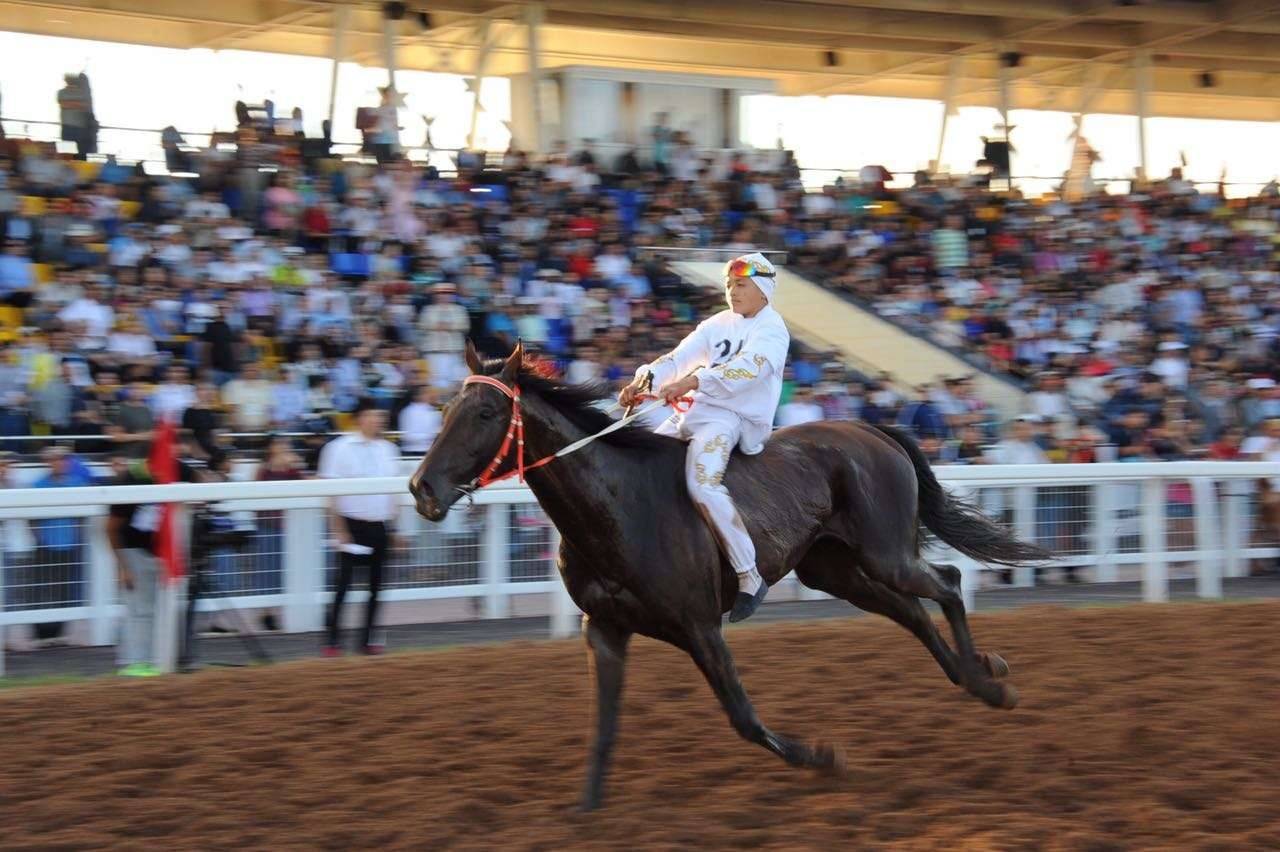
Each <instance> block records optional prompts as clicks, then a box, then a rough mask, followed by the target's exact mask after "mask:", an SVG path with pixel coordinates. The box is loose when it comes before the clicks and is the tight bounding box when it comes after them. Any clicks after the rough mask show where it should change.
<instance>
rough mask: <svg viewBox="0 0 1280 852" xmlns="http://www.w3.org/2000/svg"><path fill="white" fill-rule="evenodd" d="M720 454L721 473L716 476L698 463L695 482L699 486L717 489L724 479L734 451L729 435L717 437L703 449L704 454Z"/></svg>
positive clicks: (695, 469)
mask: <svg viewBox="0 0 1280 852" xmlns="http://www.w3.org/2000/svg"><path fill="white" fill-rule="evenodd" d="M716 451H719V453H720V471H719V472H718V473H714V474H708V473H707V468H706V466H705V465H703V464H701V463H698V464H695V465H694V471H695V473H694V477H693V478H694V481H695V482H697V483H698V484H699V485H709V486H711V487H712V488H715V487H716V486H717V485H719V484H720V482H721V480H723V479H724V469H725V467H726V466H727V465H728V462H729V453H730V452H732V451H733V446H732V445H731V444H730V443H729V436H728V435H716V436H715V437H714V438H712V439H711V440H710V441H707V443H706V445H705V446H704V447H703V448H702V452H703V453H714V452H716Z"/></svg>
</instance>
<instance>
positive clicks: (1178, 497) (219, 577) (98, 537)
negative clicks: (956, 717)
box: [0, 462, 1280, 673]
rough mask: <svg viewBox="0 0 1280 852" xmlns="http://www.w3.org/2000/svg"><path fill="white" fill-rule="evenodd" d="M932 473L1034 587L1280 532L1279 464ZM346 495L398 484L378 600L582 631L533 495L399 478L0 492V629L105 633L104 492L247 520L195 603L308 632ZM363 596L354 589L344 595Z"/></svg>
mask: <svg viewBox="0 0 1280 852" xmlns="http://www.w3.org/2000/svg"><path fill="white" fill-rule="evenodd" d="M935 472H936V473H937V475H938V478H939V479H940V480H941V481H942V482H944V483H945V484H946V485H947V487H948V488H949V489H950V490H951V491H952V492H953V493H956V494H958V495H960V496H963V497H966V498H967V499H970V500H971V501H973V502H975V503H976V504H977V505H979V506H980V507H981V508H982V509H983V510H984V511H985V512H986V513H987V514H988V515H990V516H991V517H993V518H995V519H996V520H997V521H999V522H1001V523H1004V524H1007V525H1009V526H1010V527H1011V528H1012V529H1013V530H1014V531H1015V532H1016V533H1017V534H1018V535H1019V537H1021V538H1024V539H1027V540H1030V541H1035V542H1037V543H1040V544H1041V545H1043V546H1045V547H1048V548H1049V549H1050V550H1052V551H1053V553H1054V554H1055V556H1056V559H1055V560H1054V561H1053V562H1052V563H1049V564H1048V565H1046V566H1045V567H1043V568H1041V569H1037V568H1034V567H1030V568H1019V569H1015V570H1013V571H1012V572H1009V576H1008V580H1009V581H1011V582H1012V583H1013V584H1014V585H1018V586H1031V585H1034V584H1035V583H1036V582H1037V579H1038V577H1039V576H1041V575H1043V574H1044V573H1046V572H1047V573H1052V572H1063V573H1069V572H1076V573H1077V574H1080V575H1083V577H1082V579H1087V580H1088V581H1091V582H1099V583H1106V582H1115V581H1118V580H1124V579H1130V580H1141V583H1142V589H1143V597H1144V599H1145V600H1148V601H1161V600H1165V599H1167V598H1168V594H1169V579H1170V576H1171V573H1176V572H1178V571H1180V572H1181V573H1183V574H1193V575H1194V576H1195V578H1196V588H1197V592H1198V594H1199V595H1200V596H1202V597H1219V596H1221V594H1222V578H1223V577H1224V576H1226V577H1237V576H1243V575H1245V574H1246V573H1248V566H1249V562H1250V560H1254V559H1272V558H1275V557H1276V556H1277V555H1280V547H1277V545H1280V541H1275V540H1273V538H1272V536H1273V533H1272V532H1271V531H1269V530H1267V529H1265V528H1264V525H1263V523H1262V522H1261V515H1260V512H1259V499H1260V498H1259V489H1258V481H1259V480H1260V479H1262V478H1268V477H1272V476H1275V477H1280V465H1276V464H1269V463H1260V462H1259V463H1252V462H1250V463H1240V462H1185V463H1183V462H1178V463H1141V464H1095V465H1032V466H991V467H960V466H944V467H938V468H935ZM344 494H397V495H400V498H401V510H400V511H401V517H400V523H399V529H400V531H401V533H402V535H403V541H402V542H401V543H400V544H399V545H398V546H397V547H396V549H395V550H394V551H393V554H392V559H391V564H390V569H389V573H388V575H387V578H386V581H385V582H384V591H383V600H385V601H431V600H442V599H472V600H473V601H474V602H475V604H476V605H477V608H478V611H479V612H480V614H482V615H483V616H484V617H486V618H505V617H507V616H509V615H510V614H511V612H512V607H513V601H516V600H519V599H521V598H522V597H525V596H530V595H543V596H548V595H549V596H550V600H551V606H550V609H551V616H552V618H551V622H552V635H555V636H564V635H568V634H570V633H572V632H573V631H574V630H575V629H576V616H577V611H576V609H575V608H574V607H573V604H572V602H571V601H570V600H569V599H568V596H567V595H566V594H565V593H564V590H563V586H562V585H561V583H560V580H559V577H558V576H556V573H555V568H554V561H555V554H556V552H557V550H558V547H559V540H558V537H557V533H556V530H555V528H554V527H553V526H552V525H551V524H550V523H549V522H548V521H547V519H546V516H545V515H544V514H543V513H542V511H541V510H540V509H539V508H538V506H537V503H536V500H535V498H534V496H533V494H532V492H530V491H529V490H528V489H527V488H524V487H520V486H513V485H510V484H505V485H501V486H495V487H490V488H487V489H485V490H483V491H481V492H479V493H478V494H476V495H475V499H474V505H471V506H468V505H466V504H459V505H458V506H456V507H455V509H454V511H453V512H451V513H450V515H449V517H448V518H447V519H446V521H445V522H444V523H442V524H432V523H428V522H426V521H424V520H422V519H421V518H419V517H418V516H417V515H416V514H415V512H414V511H413V507H412V504H411V501H410V498H409V495H408V493H407V490H406V480H405V478H404V477H387V478H370V479H350V480H312V481H295V482H233V483H220V484H216V485H191V484H177V485H145V486H132V487H128V488H121V487H111V486H101V487H88V488H66V489H17V490H11V491H4V492H0V525H3V529H4V535H3V536H0V540H2V542H3V544H2V547H0V549H2V550H3V559H4V562H3V570H2V571H0V638H2V637H3V634H4V632H5V630H6V628H7V627H9V626H12V625H30V624H38V623H42V622H44V623H48V622H79V623H83V624H84V625H87V639H88V641H89V642H90V643H91V644H94V645H109V644H113V643H114V641H115V636H116V632H117V630H118V624H119V620H120V616H121V615H122V608H121V607H120V606H119V604H118V589H117V586H116V565H115V559H114V555H113V554H112V552H111V548H110V546H109V544H108V542H107V539H106V534H105V517H106V513H107V506H108V505H110V504H113V503H114V504H121V503H135V504H140V503H154V502H161V501H172V502H181V503H184V504H188V509H190V507H191V505H193V504H206V505H208V504H217V506H218V508H220V509H222V510H225V511H227V512H229V513H231V515H232V517H233V518H234V519H235V520H236V522H237V526H238V527H239V528H241V529H242V530H243V531H244V532H243V536H242V540H241V543H240V544H239V545H237V546H235V547H232V548H221V549H217V548H215V549H214V550H213V551H212V553H211V555H210V557H209V560H208V570H207V573H206V576H207V577H208V578H209V580H210V584H211V588H210V591H209V595H210V597H216V598H218V600H217V601H216V602H215V601H213V600H209V599H205V600H202V601H200V605H199V609H200V610H204V611H208V610H211V609H222V608H227V607H230V608H236V609H250V610H262V609H277V610H278V611H279V613H280V615H281V621H282V627H283V629H284V630H285V631H288V632H305V631H314V630H319V629H320V628H321V627H322V624H323V620H324V609H325V605H326V604H327V603H328V601H329V598H330V594H331V588H332V574H333V568H334V565H335V561H336V558H335V551H334V547H333V542H332V541H331V540H330V537H329V535H328V530H327V522H326V511H325V507H326V506H327V504H328V501H329V498H331V497H333V496H337V495H344ZM928 556H929V558H930V559H932V560H933V561H938V562H950V563H952V564H955V565H956V566H957V567H959V568H960V570H961V572H962V574H963V577H964V591H965V598H966V604H967V605H968V606H970V607H972V606H973V594H974V591H975V590H976V589H977V588H979V587H980V585H981V584H983V583H984V582H986V581H987V580H986V579H985V578H987V577H992V576H994V575H995V572H997V571H998V570H999V569H998V568H995V569H993V568H992V567H991V566H983V565H979V564H977V563H975V562H974V561H973V560H971V559H967V558H964V557H961V556H959V554H956V553H955V552H954V551H951V550H950V549H949V548H945V547H940V546H937V547H932V548H931V550H930V553H929V554H928ZM1179 566H1182V567H1181V568H1179ZM1171 569H1172V570H1171ZM785 582H786V584H787V585H788V586H789V587H790V589H791V593H790V595H788V594H781V595H777V596H774V598H773V599H774V600H780V599H786V598H787V597H788V596H790V597H792V598H794V597H799V598H800V599H812V598H820V597H824V596H823V595H821V594H818V593H813V592H811V591H809V590H807V589H799V588H798V584H796V583H795V581H794V579H792V578H788V580H787V581H785ZM366 598H367V592H359V591H358V592H356V593H355V594H354V595H353V596H352V598H351V599H353V600H356V601H361V600H363V599H366ZM170 632H173V631H170ZM2 672H3V643H0V673H2Z"/></svg>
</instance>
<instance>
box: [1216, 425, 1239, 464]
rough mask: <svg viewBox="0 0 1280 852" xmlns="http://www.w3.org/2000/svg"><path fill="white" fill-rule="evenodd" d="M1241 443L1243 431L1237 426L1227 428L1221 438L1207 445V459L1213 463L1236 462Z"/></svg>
mask: <svg viewBox="0 0 1280 852" xmlns="http://www.w3.org/2000/svg"><path fill="white" fill-rule="evenodd" d="M1243 442H1244V430H1243V429H1241V428H1240V427H1239V426H1231V427H1228V428H1227V429H1226V430H1225V431H1224V432H1223V433H1222V437H1221V438H1219V439H1218V440H1216V441H1214V442H1213V443H1212V444H1210V445H1209V454H1208V457H1209V458H1210V459H1212V460H1214V461H1237V460H1238V459H1239V458H1240V445H1241V444H1242V443H1243Z"/></svg>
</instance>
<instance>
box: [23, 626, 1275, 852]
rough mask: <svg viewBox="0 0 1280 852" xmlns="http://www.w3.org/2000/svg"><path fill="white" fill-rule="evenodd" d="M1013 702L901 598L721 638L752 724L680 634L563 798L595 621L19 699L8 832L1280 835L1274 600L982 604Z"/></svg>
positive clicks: (431, 838) (919, 845)
mask: <svg viewBox="0 0 1280 852" xmlns="http://www.w3.org/2000/svg"><path fill="white" fill-rule="evenodd" d="M973 622H974V628H975V635H976V637H977V639H978V644H979V647H981V648H984V649H989V650H995V651H999V652H1000V653H1002V654H1003V655H1004V656H1005V657H1006V658H1007V659H1008V660H1009V663H1010V664H1011V666H1012V667H1013V674H1012V676H1011V678H1010V680H1011V682H1013V683H1014V684H1016V685H1017V687H1018V688H1019V690H1020V692H1021V696H1022V704H1021V706H1020V707H1019V708H1018V709H1017V710H1014V711H1012V712H1005V711H997V710H991V709H989V708H987V707H985V706H983V705H982V704H980V703H979V702H977V701H975V700H974V699H971V698H969V697H968V696H967V695H965V694H964V693H963V692H961V691H960V690H959V689H958V688H956V687H953V686H952V685H951V684H950V683H949V682H948V681H947V680H946V679H945V677H944V676H943V674H942V673H941V671H940V670H939V669H938V668H937V667H936V666H935V664H934V663H933V661H932V660H931V659H930V658H929V657H928V655H927V654H926V653H925V651H924V649H923V648H922V647H921V646H920V645H919V644H918V643H917V642H916V640H915V639H914V638H912V637H911V636H909V635H908V634H906V633H905V632H903V631H902V630H901V629H899V628H898V627H896V626H895V625H892V624H890V623H889V622H887V621H885V620H883V619H878V618H877V619H859V620H857V621H854V620H849V621H844V620H838V621H828V622H824V623H821V624H815V625H794V624H788V625H778V626H767V627H759V628H750V627H748V628H746V629H740V630H734V631H731V632H730V637H731V644H732V646H733V650H734V652H735V653H736V655H737V658H738V662H739V666H740V668H741V670H742V673H743V676H744V679H745V682H746V685H747V688H748V690H749V691H750V693H751V695H752V697H753V698H754V700H755V703H756V706H757V709H758V710H759V711H760V714H761V716H762V717H763V718H764V720H765V721H766V722H767V723H769V724H771V725H773V726H774V727H775V728H777V729H778V730H781V731H785V732H788V733H794V734H799V735H806V736H811V737H813V738H822V739H826V740H828V741H831V742H833V743H836V744H838V745H839V746H841V747H842V748H843V749H844V751H845V753H846V757H847V761H848V773H847V775H846V776H845V777H844V778H839V779H830V778H824V777H820V776H818V775H814V774H811V773H808V772H805V771H800V770H793V769H790V768H787V767H786V766H784V765H782V764H781V763H780V762H779V761H778V760H776V759H775V758H773V757H772V756H771V755H769V754H767V753H766V752H764V751H763V750H760V749H758V748H756V747H754V746H750V745H747V744H745V743H742V742H740V741H739V740H738V739H737V737H736V736H735V735H734V733H733V732H732V730H731V729H730V728H729V726H728V724H727V722H726V720H725V718H724V716H723V715H722V713H721V711H720V709H719V707H718V705H716V703H715V702H714V700H713V698H712V696H711V694H710V691H709V690H708V688H707V687H706V685H705V684H704V683H703V682H702V680H701V679H700V677H699V675H698V674H697V673H696V671H695V670H694V668H693V665H692V664H691V663H690V662H689V661H688V660H687V659H686V658H685V657H684V656H683V655H681V654H679V653H678V652H676V651H673V650H671V649H668V648H667V647H665V646H661V645H658V644H657V643H654V642H650V641H648V640H637V641H636V642H635V643H633V646H632V655H631V666H630V669H629V678H628V685H627V692H626V696H625V705H624V715H623V719H622V733H621V737H620V741H619V746H618V751H617V759H616V763H615V770H614V773H613V777H612V783H611V786H610V798H609V801H608V802H607V804H606V807H605V809H604V810H603V811H601V812H598V813H595V814H591V815H586V816H583V815H578V814H575V813H573V812H572V811H571V805H572V804H573V802H574V801H575V799H576V796H577V793H578V789H579V785H580V783H581V780H582V776H583V766H584V761H585V757H586V738H587V733H588V725H589V709H590V695H591V694H590V691H589V688H588V682H587V676H586V662H585V657H584V653H583V650H582V646H581V643H579V642H559V643H516V644H508V645H501V646H491V647H482V648H470V649H462V650H450V651H438V652H431V653H405V654H392V655H389V656H386V657H382V658H376V659H344V660H316V661H314V662H303V663H293V664H285V665H279V666H274V667H270V668H264V669H255V670H217V671H210V672H206V673H202V674H199V675H193V676H189V677H182V678H166V679H157V680H151V681H145V682H119V681H113V680H100V681H94V682H90V683H84V684H71V685H65V686H48V687H38V688H22V689H13V690H6V691H0V827H2V828H0V848H4V849H7V850H16V849H86V848H104V847H115V848H133V849H138V848H155V849H161V848H163V849H196V848H203V849H242V848H243V849H249V848H252V849H273V850H281V849H333V850H352V849H375V848H376V849H392V848H405V849H448V848H503V849H517V848H518V849H526V848H527V849H548V850H550V849H563V848H567V847H575V846H576V847H581V848H591V849H641V848H644V849H653V848H670V849H675V848H690V847H702V848H720V847H726V848H727V847H734V848H739V849H740V848H746V847H749V846H758V847H766V848H825V849H831V848H836V847H837V846H838V847H840V848H895V849H1023V848H1042V849H1081V850H1104V849H1132V848H1166V849H1211V848H1212V849H1240V848H1246V847H1254V848H1271V849H1275V848H1280V804H1277V797H1278V796H1280V629H1277V626H1278V624H1280V602H1275V603H1248V604H1244V603H1230V604H1204V605H1201V604H1182V605H1171V606H1132V607H1124V608H1114V609H1089V610H1078V609H1076V610H1072V609H1061V608H1048V607H1040V608H1028V609H1022V610H1019V611H1017V612H1015V613H1006V614H999V615H991V616H975V617H974V619H973Z"/></svg>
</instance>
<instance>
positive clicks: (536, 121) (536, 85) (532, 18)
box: [524, 3, 546, 154]
mask: <svg viewBox="0 0 1280 852" xmlns="http://www.w3.org/2000/svg"><path fill="white" fill-rule="evenodd" d="M545 14H546V10H545V7H544V6H543V4H542V3H530V4H529V5H528V6H526V7H525V17H524V20H525V24H526V26H527V27H528V33H529V50H528V54H529V91H530V92H531V95H530V97H531V98H532V99H533V103H532V107H533V134H532V135H531V136H530V139H531V141H532V143H533V145H532V147H533V152H532V153H534V154H541V153H542V55H541V53H540V52H539V48H538V35H539V34H538V28H539V27H541V26H542V21H543V17H544V16H545Z"/></svg>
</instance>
